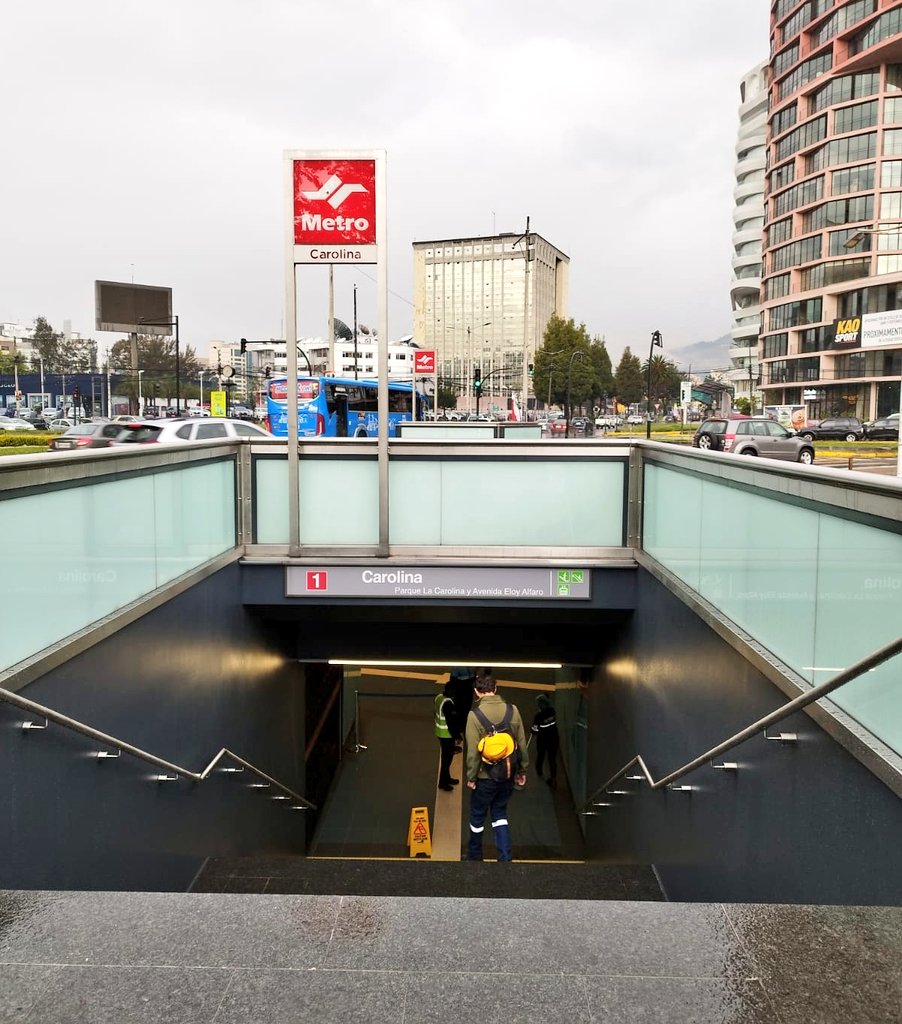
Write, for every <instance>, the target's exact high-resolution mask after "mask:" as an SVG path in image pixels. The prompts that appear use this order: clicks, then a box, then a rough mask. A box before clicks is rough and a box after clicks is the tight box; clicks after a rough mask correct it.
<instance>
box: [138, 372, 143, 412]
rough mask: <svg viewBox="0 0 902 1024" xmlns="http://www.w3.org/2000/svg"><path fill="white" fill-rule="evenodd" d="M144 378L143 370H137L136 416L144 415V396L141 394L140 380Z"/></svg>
mask: <svg viewBox="0 0 902 1024" xmlns="http://www.w3.org/2000/svg"><path fill="white" fill-rule="evenodd" d="M143 376H144V371H143V370H138V415H139V416H143V415H144V396H143V395H142V393H141V378H142V377H143Z"/></svg>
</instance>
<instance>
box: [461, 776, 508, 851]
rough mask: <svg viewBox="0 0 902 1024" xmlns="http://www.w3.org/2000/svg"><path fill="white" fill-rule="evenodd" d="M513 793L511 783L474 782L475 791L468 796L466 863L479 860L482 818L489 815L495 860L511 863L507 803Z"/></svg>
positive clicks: (483, 780) (489, 780) (482, 829)
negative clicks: (468, 829) (468, 830)
mask: <svg viewBox="0 0 902 1024" xmlns="http://www.w3.org/2000/svg"><path fill="white" fill-rule="evenodd" d="M513 791H514V783H513V780H512V779H511V780H510V781H508V782H493V781H492V780H491V779H477V780H476V788H475V789H474V790H472V791H471V793H470V841H469V843H467V860H482V833H483V832H484V831H485V818H486V814H487V813H489V814H490V820H491V822H492V835H493V836H494V839H495V849H496V850H497V851H498V860H502V861H507V860H512V859H513V851H512V849H511V833H510V825H508V822H507V803H508V801H509V800H510V798H511V793H513Z"/></svg>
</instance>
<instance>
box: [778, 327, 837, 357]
mask: <svg viewBox="0 0 902 1024" xmlns="http://www.w3.org/2000/svg"><path fill="white" fill-rule="evenodd" d="M832 348H833V325H832V324H831V325H830V326H825V327H808V328H806V329H805V330H804V331H799V352H824V351H825V350H828V349H832ZM774 354H775V355H782V354H785V353H780V352H775V353H774Z"/></svg>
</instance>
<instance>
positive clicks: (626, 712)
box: [587, 569, 902, 905]
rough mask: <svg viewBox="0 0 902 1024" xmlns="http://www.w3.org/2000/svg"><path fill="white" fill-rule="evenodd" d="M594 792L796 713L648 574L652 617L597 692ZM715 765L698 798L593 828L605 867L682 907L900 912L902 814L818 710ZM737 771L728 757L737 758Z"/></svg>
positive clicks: (649, 804) (645, 602)
mask: <svg viewBox="0 0 902 1024" xmlns="http://www.w3.org/2000/svg"><path fill="white" fill-rule="evenodd" d="M589 691H590V692H589V725H590V742H589V790H590V791H591V790H593V789H594V788H595V787H596V786H598V785H600V784H601V783H603V782H604V781H605V779H607V778H609V777H610V776H611V775H613V774H614V772H616V771H617V770H618V769H619V768H621V767H622V766H623V765H624V764H626V763H627V762H628V761H629V760H630V759H631V758H632V757H633V756H634V755H635V754H637V753H640V754H641V755H642V756H643V758H644V759H645V760H646V762H647V763H648V765H649V768H650V770H651V772H652V774H653V776H654V777H655V778H656V779H657V778H661V777H663V776H664V775H666V774H667V773H669V772H671V771H674V770H676V769H677V768H679V767H681V766H682V765H683V764H685V763H686V762H687V761H690V760H691V759H692V758H694V757H696V756H698V755H699V754H700V753H702V752H704V751H705V750H707V749H709V748H711V747H713V746H715V745H716V744H717V743H719V742H721V741H723V740H724V739H726V738H727V737H729V736H731V735H733V734H734V733H736V732H738V731H740V730H741V729H742V728H744V727H745V726H747V725H749V724H750V723H752V722H754V721H755V720H756V719H757V718H758V717H760V716H762V715H765V714H767V713H769V712H770V711H773V710H774V709H775V708H777V707H779V706H780V705H781V704H784V703H786V702H787V701H788V699H789V698H787V697H786V696H785V695H784V694H783V693H782V692H781V691H780V690H778V689H777V687H775V686H774V685H773V684H772V683H771V682H770V681H769V680H768V679H766V678H765V677H764V676H763V675H762V674H761V673H760V672H759V671H758V670H757V669H756V668H755V667H754V666H753V665H751V664H750V663H749V662H747V661H746V660H745V659H744V658H743V657H742V656H741V655H740V654H739V653H737V652H736V651H735V650H734V649H733V648H732V647H731V646H730V645H729V644H727V643H726V642H725V641H724V640H722V639H721V638H720V637H719V636H718V635H717V634H716V633H715V632H714V631H713V630H712V629H711V628H710V627H709V626H708V625H707V624H706V623H705V622H704V621H703V620H702V619H700V618H699V617H698V616H697V615H696V614H695V612H694V611H693V610H692V609H690V608H689V607H688V606H686V605H685V604H683V603H682V601H680V600H679V598H678V597H677V596H676V595H674V594H673V593H671V592H670V591H669V590H668V589H667V588H666V587H665V586H664V585H663V584H662V583H660V582H659V581H658V580H657V579H655V578H654V577H653V576H652V575H651V574H650V573H648V572H646V571H645V570H641V569H640V571H639V578H638V587H637V609H636V613H635V615H633V616H632V618H631V619H630V621H629V622H628V623H626V624H625V625H624V627H623V628H622V629H621V630H620V631H619V632H618V633H617V634H615V635H614V636H613V637H612V646H611V648H610V650H609V652H608V654H607V657H606V658H605V659H604V660H603V662H602V664H601V665H600V666H599V668H598V670H597V671H596V674H595V676H594V678H593V680H592V682H591V684H590V687H589ZM781 730H782V731H783V732H796V733H797V734H798V737H799V739H798V742H797V743H794V744H789V743H786V744H784V743H779V742H770V741H767V740H765V739H764V737H763V735H761V734H759V735H758V736H755V737H752V738H751V739H749V740H747V741H745V742H744V743H743V744H742V745H740V746H739V747H737V748H735V750H733V751H732V752H730V753H728V754H727V755H725V759H726V760H728V761H735V762H738V763H739V766H740V767H739V770H738V771H735V772H733V771H723V770H714V769H712V768H711V767H710V766H708V765H706V766H703V767H701V768H699V769H697V770H696V771H694V772H692V773H690V774H689V775H688V776H686V777H685V778H683V779H681V780H680V783H679V784H682V785H691V786H692V787H693V789H692V790H691V791H688V792H683V791H680V792H675V791H667V790H664V791H650V790H649V789H648V787H647V786H646V785H644V784H639V783H636V782H631V783H626V784H625V785H621V784H618V786H617V787H616V788H618V789H629V790H630V791H631V792H630V795H627V796H614V797H606V798H605V799H606V800H607V801H610V802H612V803H613V804H614V806H612V807H603V808H599V813H598V815H596V816H592V817H589V818H587V841H588V845H589V849H590V855H591V856H593V857H598V858H603V859H606V860H609V861H614V862H636V863H651V864H654V865H655V867H656V870H657V872H658V876H659V878H660V881H661V883H662V885H663V888H664V891H665V892H666V894H667V896H668V898H670V899H672V900H676V901H705V902H769V903H781V902H785V903H812V904H859V905H874V904H878V905H882V904H888V905H899V904H900V903H902V883H900V880H899V872H898V865H899V850H900V849H902V805H900V801H899V799H898V797H897V796H896V795H895V794H894V793H893V792H892V791H891V790H890V789H889V788H887V786H886V785H885V784H884V783H883V782H881V781H880V780H879V779H878V778H876V777H875V776H874V775H873V774H872V773H871V772H870V771H868V769H867V768H866V767H865V766H864V765H863V764H862V763H861V762H860V761H858V760H857V759H856V758H855V757H853V756H852V755H851V754H850V753H849V752H848V751H846V750H845V749H844V748H843V747H842V746H841V745H840V744H839V743H837V742H836V741H835V740H834V739H833V738H832V737H831V736H830V735H828V734H827V733H826V732H825V731H824V730H823V729H822V728H821V727H820V726H819V725H818V724H817V723H816V722H815V721H813V720H812V719H811V718H810V717H809V716H808V715H806V714H805V713H804V712H799V713H798V714H796V715H795V716H793V717H792V718H790V719H787V720H785V721H784V722H783V723H782V724H781V725H780V726H779V728H778V729H776V728H775V730H774V731H777V732H778V731H781ZM722 760H723V759H722Z"/></svg>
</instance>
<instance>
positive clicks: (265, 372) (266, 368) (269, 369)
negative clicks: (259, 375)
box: [263, 366, 272, 380]
mask: <svg viewBox="0 0 902 1024" xmlns="http://www.w3.org/2000/svg"><path fill="white" fill-rule="evenodd" d="M263 376H264V377H266V379H267V380H269V378H270V377H271V376H272V367H271V366H264V367H263Z"/></svg>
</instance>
